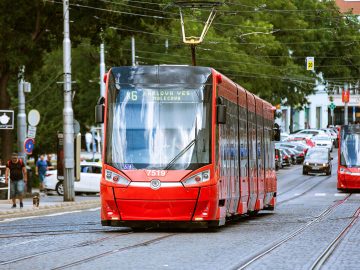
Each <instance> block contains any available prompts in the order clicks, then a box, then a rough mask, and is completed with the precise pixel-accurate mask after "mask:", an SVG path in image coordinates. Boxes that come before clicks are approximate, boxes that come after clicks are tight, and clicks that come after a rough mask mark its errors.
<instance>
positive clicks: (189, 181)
mask: <svg viewBox="0 0 360 270" xmlns="http://www.w3.org/2000/svg"><path fill="white" fill-rule="evenodd" d="M209 180H210V170H206V171H203V172H201V173H197V174H195V175H192V176H191V177H189V178H186V179H185V180H183V181H182V183H183V185H184V186H191V185H196V184H200V183H204V182H207V181H209Z"/></svg>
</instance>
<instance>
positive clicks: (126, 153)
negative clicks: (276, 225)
mask: <svg viewBox="0 0 360 270" xmlns="http://www.w3.org/2000/svg"><path fill="white" fill-rule="evenodd" d="M221 108H222V109H223V108H225V109H223V111H222V112H223V113H224V119H226V120H225V121H224V122H221V120H219V117H220V116H219V115H221V113H220V110H221ZM104 119H105V123H104V126H105V141H104V146H103V163H104V164H103V173H102V179H101V220H102V224H103V225H104V226H131V227H144V226H148V225H149V224H151V226H163V225H164V226H178V225H181V226H191V225H193V226H198V227H211V226H222V225H224V224H225V222H226V220H228V219H231V218H233V217H235V216H238V215H243V214H247V213H253V212H257V211H259V210H262V209H269V210H273V209H274V207H275V203H276V175H275V169H274V157H273V155H274V145H273V143H272V132H273V123H274V114H273V107H272V105H271V104H269V103H268V102H265V101H263V100H262V99H260V98H259V97H257V96H255V95H253V94H252V93H250V92H248V91H246V90H245V89H244V88H242V87H241V86H239V85H237V84H235V83H234V82H232V81H231V80H230V79H228V78H227V77H225V76H223V75H221V74H220V73H218V72H217V71H215V70H214V69H211V68H205V67H185V66H138V67H119V68H112V69H111V70H110V71H109V73H108V76H107V82H106V97H105V115H104Z"/></svg>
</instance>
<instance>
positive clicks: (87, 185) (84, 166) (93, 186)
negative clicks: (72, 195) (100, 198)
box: [44, 162, 101, 196]
mask: <svg viewBox="0 0 360 270" xmlns="http://www.w3.org/2000/svg"><path fill="white" fill-rule="evenodd" d="M100 179H101V164H100V163H96V162H83V163H81V165H80V181H75V182H74V190H75V192H76V193H99V192H100ZM44 186H45V189H46V191H56V192H57V194H59V195H60V196H63V195H64V181H63V180H60V181H59V180H58V179H57V170H50V171H47V172H46V176H45V179H44Z"/></svg>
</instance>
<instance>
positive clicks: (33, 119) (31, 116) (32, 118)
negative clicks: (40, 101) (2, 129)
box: [28, 110, 40, 127]
mask: <svg viewBox="0 0 360 270" xmlns="http://www.w3.org/2000/svg"><path fill="white" fill-rule="evenodd" d="M28 122H29V124H30V125H31V126H33V127H36V126H37V125H38V124H39V122H40V113H39V112H38V111H37V110H31V111H30V112H29V113H28Z"/></svg>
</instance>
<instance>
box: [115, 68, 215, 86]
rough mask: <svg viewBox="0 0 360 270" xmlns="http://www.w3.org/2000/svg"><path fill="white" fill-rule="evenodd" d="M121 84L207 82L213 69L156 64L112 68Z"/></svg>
mask: <svg viewBox="0 0 360 270" xmlns="http://www.w3.org/2000/svg"><path fill="white" fill-rule="evenodd" d="M111 72H112V73H113V75H114V77H115V79H117V78H118V80H119V81H118V83H120V84H205V83H209V82H211V81H210V79H211V74H212V69H211V68H209V67H200V66H195V67H194V66H180V65H155V66H123V67H113V68H111Z"/></svg>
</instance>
